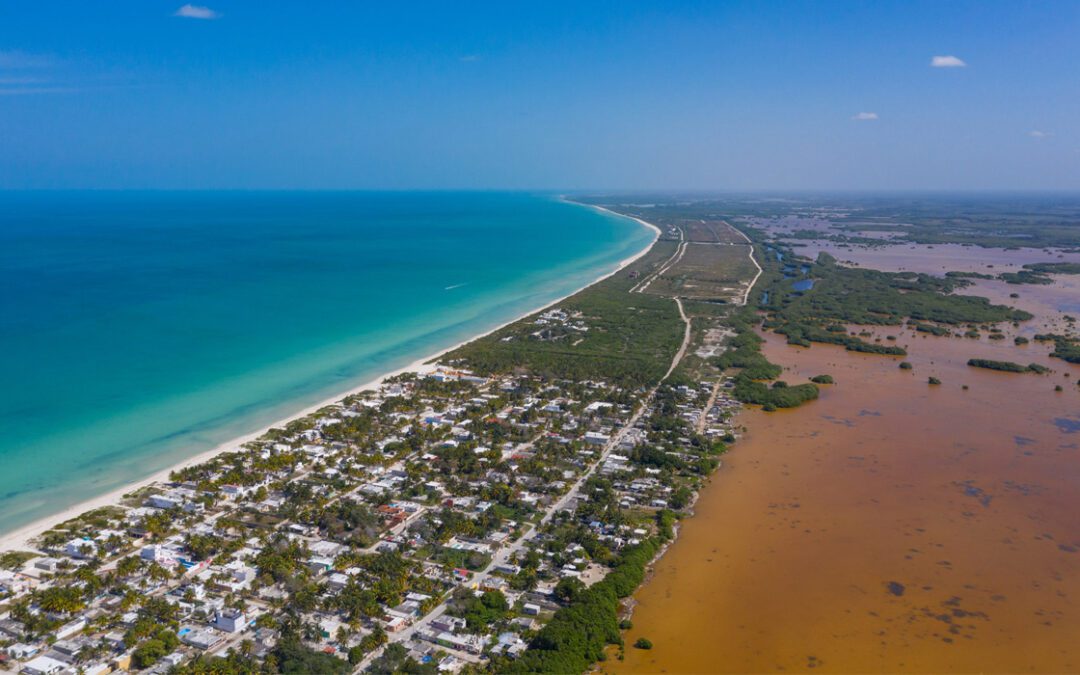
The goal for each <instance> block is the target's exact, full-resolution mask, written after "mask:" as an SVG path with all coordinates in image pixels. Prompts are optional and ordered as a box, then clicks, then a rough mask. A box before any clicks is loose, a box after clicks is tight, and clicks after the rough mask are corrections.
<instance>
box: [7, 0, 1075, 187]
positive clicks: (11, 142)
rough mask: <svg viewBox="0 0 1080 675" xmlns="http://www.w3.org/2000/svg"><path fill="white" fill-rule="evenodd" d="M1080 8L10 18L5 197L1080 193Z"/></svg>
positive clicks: (378, 10)
mask: <svg viewBox="0 0 1080 675" xmlns="http://www.w3.org/2000/svg"><path fill="white" fill-rule="evenodd" d="M1078 33H1080V3H1075V2H1061V1H1057V2H1054V1H1050V2H1039V3H1017V2H956V3H938V2H891V3H864V2H831V3H821V2H773V3H767V4H766V3H756V2H729V3H713V2H653V3H650V2H631V1H622V2H590V3H577V2H543V3H531V4H528V5H526V4H521V3H475V4H473V5H472V6H470V7H468V8H462V7H459V6H456V4H455V3H415V4H409V5H407V6H406V5H404V4H403V3H363V4H361V3H347V4H342V5H341V6H338V5H318V6H311V5H307V4H305V3H296V2H288V3H286V2H259V3H253V2H248V3H241V2H235V1H230V0H198V1H197V2H194V3H190V4H188V3H184V2H182V1H180V0H174V1H172V2H165V1H161V0H127V1H118V2H109V3H86V2H41V3H5V4H3V5H0V149H2V152H0V189H38V188H119V189H143V188H167V189H187V188H198V189H203V188H253V189H257V188H298V189H319V188H330V189H414V188H415V189H428V188H438V189H445V188H448V189H457V188H505V189H573V188H578V189H634V188H637V189H707V190H715V189H729V190H748V189H772V190H793V189H826V190H836V189H842V190H849V189H864V190H865V189H935V190H949V189H1025V190H1028V189H1052V190H1072V189H1077V188H1080V133H1078V129H1077V124H1078V121H1080V79H1078V76H1077V66H1076V64H1077V63H1080V41H1078V40H1077V39H1076V35H1077V34H1078Z"/></svg>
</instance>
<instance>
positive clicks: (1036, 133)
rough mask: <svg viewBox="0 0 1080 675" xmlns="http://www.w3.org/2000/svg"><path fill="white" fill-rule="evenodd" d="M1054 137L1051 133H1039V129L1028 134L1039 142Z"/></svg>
mask: <svg viewBox="0 0 1080 675" xmlns="http://www.w3.org/2000/svg"><path fill="white" fill-rule="evenodd" d="M1053 135H1054V134H1052V133H1051V132H1049V131H1039V130H1038V129H1032V130H1031V131H1029V132H1028V136H1031V137H1032V138H1034V139H1035V140H1039V141H1041V140H1042V139H1044V138H1050V137H1051V136H1053Z"/></svg>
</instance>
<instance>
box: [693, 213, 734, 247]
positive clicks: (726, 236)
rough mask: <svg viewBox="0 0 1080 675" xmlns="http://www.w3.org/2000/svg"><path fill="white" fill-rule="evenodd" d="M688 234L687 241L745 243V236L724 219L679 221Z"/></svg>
mask: <svg viewBox="0 0 1080 675" xmlns="http://www.w3.org/2000/svg"><path fill="white" fill-rule="evenodd" d="M679 227H681V228H682V230H683V233H684V234H685V236H686V241H696V242H706V243H719V244H745V243H746V239H744V238H743V236H742V235H741V234H739V233H738V232H737V231H736V230H734V229H733V228H732V227H731V226H730V225H728V224H727V223H726V222H724V221H722V220H703V219H697V220H692V219H687V220H683V221H680V222H679Z"/></svg>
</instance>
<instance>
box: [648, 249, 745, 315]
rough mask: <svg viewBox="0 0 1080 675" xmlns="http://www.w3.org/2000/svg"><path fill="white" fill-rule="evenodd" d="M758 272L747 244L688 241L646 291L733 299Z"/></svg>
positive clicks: (725, 299)
mask: <svg viewBox="0 0 1080 675" xmlns="http://www.w3.org/2000/svg"><path fill="white" fill-rule="evenodd" d="M756 273H757V268H756V267H755V266H754V263H753V262H751V261H750V249H749V247H748V246H745V245H730V244H703V243H694V242H688V243H687V244H686V246H685V249H684V250H683V253H682V255H681V256H680V257H679V258H678V260H677V261H676V262H675V263H674V264H673V265H672V266H671V267H670V268H668V269H667V270H666V271H664V273H663V274H661V275H660V276H658V277H657V278H656V279H654V280H653V281H652V283H650V284H649V286H648V288H647V289H646V292H648V293H652V294H654V295H663V296H668V297H676V296H678V297H681V298H691V299H696V300H720V301H726V302H730V301H731V300H733V299H735V298H736V297H738V296H741V295H742V292H743V290H744V289H745V288H746V284H747V283H748V282H749V280H750V279H753V278H754V274H756Z"/></svg>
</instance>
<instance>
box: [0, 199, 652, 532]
mask: <svg viewBox="0 0 1080 675" xmlns="http://www.w3.org/2000/svg"><path fill="white" fill-rule="evenodd" d="M651 240H652V233H651V232H650V231H649V230H648V229H647V228H645V227H643V226H642V225H640V224H639V223H636V222H634V221H633V220H632V219H629V218H626V217H623V216H617V215H614V214H610V213H604V212H601V211H598V210H596V209H592V208H589V207H585V206H581V205H577V204H572V203H569V202H566V201H563V200H561V199H559V198H558V197H557V196H555V195H549V194H526V193H508V192H7V193H0V280H2V282H3V287H4V288H5V289H6V291H5V293H4V294H3V310H4V311H3V312H0V326H2V329H0V378H2V380H3V382H5V386H4V388H3V390H2V392H0V462H2V465H3V466H4V468H5V470H4V471H3V472H0V533H7V532H11V531H13V530H15V529H17V528H19V527H21V526H24V525H26V524H28V523H30V522H33V521H35V520H37V519H39V518H42V517H44V516H47V515H50V514H52V513H57V512H60V511H62V510H64V509H65V508H68V507H70V506H72V505H74V504H77V503H79V502H82V501H85V500H87V499H90V498H93V497H95V496H97V495H100V494H103V493H105V492H108V491H111V490H114V489H117V488H119V487H122V486H124V485H126V484H130V483H133V482H135V481H138V480H140V479H142V478H145V477H146V476H149V475H151V474H153V473H155V472H156V471H160V470H161V469H163V468H166V467H168V466H171V465H173V464H176V463H177V462H180V461H182V460H184V459H185V458H188V457H192V456H194V455H197V454H200V453H202V452H205V451H207V450H210V449H212V448H214V447H216V446H218V445H220V444H221V443H224V442H226V441H229V440H230V439H233V438H237V437H239V436H242V435H244V434H247V433H251V432H253V431H256V430H258V429H260V428H262V427H265V426H266V425H268V424H271V423H273V422H275V421H276V420H279V419H281V418H283V417H285V416H287V415H289V414H291V413H295V412H297V411H299V410H301V409H303V408H306V407H308V406H311V405H313V404H315V403H318V402H320V401H323V400H325V399H327V398H329V397H332V396H334V395H335V394H339V393H342V392H344V391H347V390H348V389H350V388H352V387H355V386H358V385H360V384H362V383H364V382H367V381H369V380H371V379H373V378H375V377H377V376H379V375H381V374H383V373H386V372H389V371H392V370H395V369H397V368H400V367H402V366H405V365H407V364H409V363H411V362H413V361H415V360H416V359H418V358H421V357H423V356H426V355H428V354H431V353H433V352H436V351H439V350H440V349H444V348H446V347H449V346H451V345H453V344H456V343H458V342H460V341H462V340H466V339H468V338H470V337H472V336H475V335H477V334H480V333H482V332H485V331H487V330H490V329H492V328H494V327H496V326H498V325H500V324H502V323H504V322H506V321H508V320H511V319H513V318H515V317H517V316H519V315H520V314H522V313H524V312H526V311H529V310H531V309H533V308H537V307H540V306H542V305H544V304H547V303H549V302H551V301H553V300H555V299H557V298H559V297H562V296H564V295H566V294H567V293H570V292H572V291H574V290H575V289H577V288H579V287H581V286H583V285H585V284H588V283H590V282H591V281H593V280H594V279H596V278H597V277H599V276H601V275H602V274H604V273H606V272H609V271H611V270H613V269H615V268H616V267H617V265H618V263H619V262H620V261H621V260H624V259H625V258H627V257H629V256H632V255H634V254H635V253H637V252H639V251H641V250H642V249H644V248H645V247H646V246H647V245H648V243H649V242H650V241H651Z"/></svg>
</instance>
